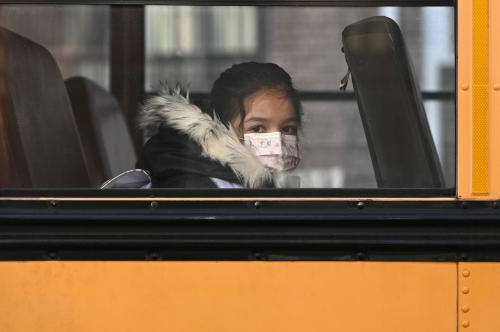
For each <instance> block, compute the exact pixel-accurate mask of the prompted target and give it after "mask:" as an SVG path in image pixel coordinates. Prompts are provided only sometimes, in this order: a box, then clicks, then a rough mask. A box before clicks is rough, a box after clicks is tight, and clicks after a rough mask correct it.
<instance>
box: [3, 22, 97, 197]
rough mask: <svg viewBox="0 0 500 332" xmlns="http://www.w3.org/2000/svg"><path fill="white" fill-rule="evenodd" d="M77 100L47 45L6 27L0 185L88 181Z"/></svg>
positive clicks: (80, 184)
mask: <svg viewBox="0 0 500 332" xmlns="http://www.w3.org/2000/svg"><path fill="white" fill-rule="evenodd" d="M88 185H89V179H88V174H87V169H86V163H85V159H84V155H83V151H82V147H81V144H80V138H79V136H78V131H77V128H76V124H75V120H74V117H73V112H72V110H71V104H70V101H69V98H68V96H67V92H66V89H65V86H64V81H63V78H62V76H61V73H60V71H59V68H58V66H57V64H56V62H55V61H54V58H53V57H52V55H51V54H50V53H49V51H48V50H46V49H45V48H44V47H42V46H40V45H38V44H36V43H35V42H33V41H31V40H29V39H27V38H24V37H22V36H20V35H18V34H16V33H14V32H12V31H10V30H7V29H3V28H0V187H1V188H14V187H36V188H41V187H46V188H57V187H59V188H63V187H66V188H68V187H87V186H88Z"/></svg>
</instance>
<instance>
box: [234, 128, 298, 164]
mask: <svg viewBox="0 0 500 332" xmlns="http://www.w3.org/2000/svg"><path fill="white" fill-rule="evenodd" d="M244 141H245V146H248V147H249V148H250V149H251V150H252V151H253V152H254V153H255V154H256V155H257V156H258V157H259V159H260V160H261V161H262V162H263V163H264V165H266V166H267V167H270V168H274V169H277V170H280V171H288V170H292V169H294V168H295V167H297V165H298V164H299V161H300V157H299V147H298V144H297V136H295V135H283V134H281V133H280V132H273V133H262V134H261V133H250V134H245V135H244Z"/></svg>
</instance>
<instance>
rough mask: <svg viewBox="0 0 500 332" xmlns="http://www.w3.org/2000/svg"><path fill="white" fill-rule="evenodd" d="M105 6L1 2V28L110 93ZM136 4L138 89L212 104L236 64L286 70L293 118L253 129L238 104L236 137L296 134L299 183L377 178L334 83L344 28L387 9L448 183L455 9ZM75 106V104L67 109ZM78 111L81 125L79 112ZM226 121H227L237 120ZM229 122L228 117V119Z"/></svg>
mask: <svg viewBox="0 0 500 332" xmlns="http://www.w3.org/2000/svg"><path fill="white" fill-rule="evenodd" d="M110 11H111V8H110V7H109V6H51V5H1V6H0V26H2V27H4V28H8V29H10V30H12V31H14V32H15V33H17V34H20V35H22V36H24V37H26V38H28V39H31V40H33V41H35V42H36V43H38V44H40V45H42V46H44V47H45V48H47V49H48V50H49V51H50V53H51V54H52V56H53V57H54V58H55V60H56V62H57V65H58V67H59V68H60V69H61V71H62V74H63V78H65V79H66V78H68V77H70V76H83V77H85V78H86V79H90V80H92V81H94V82H96V83H98V85H100V86H101V87H103V88H104V89H103V91H104V92H105V93H106V94H108V95H109V90H110V78H109V76H110V72H111V67H112V66H113V64H112V63H111V59H110V49H109V48H110V44H111V40H110V38H111V36H110ZM144 13H145V35H144V45H143V47H144V52H145V64H144V73H145V82H144V90H145V91H140V93H143V92H144V94H149V93H152V92H154V91H155V90H157V89H158V88H159V82H168V83H169V84H170V85H171V86H174V85H175V84H176V83H178V82H179V83H181V84H182V85H183V86H185V87H189V90H190V93H191V101H192V102H194V103H195V104H196V105H197V106H199V107H200V108H201V109H203V110H207V108H210V107H213V105H214V103H216V101H214V100H213V98H212V100H210V99H209V98H208V97H209V94H210V90H211V89H212V86H213V84H214V82H215V81H216V80H217V79H218V78H219V76H220V75H221V73H222V72H223V71H225V70H227V69H228V68H230V67H231V66H233V65H234V64H238V63H243V62H249V61H255V62H259V63H275V64H278V65H279V66H280V67H282V68H283V69H284V70H285V71H286V72H287V73H289V74H290V76H291V78H292V80H293V82H294V86H295V87H296V89H297V90H298V91H299V93H298V96H299V97H300V99H301V102H302V110H303V121H302V123H301V124H300V125H296V127H297V128H295V129H293V128H292V129H290V128H288V127H289V126H288V127H287V126H285V125H284V126H283V128H281V127H280V128H273V130H267V129H269V128H267V129H266V128H264V129H262V128H261V127H259V126H260V125H261V124H252V125H251V126H250V125H249V124H247V123H246V122H245V121H246V120H248V118H249V115H251V114H250V113H251V112H250V113H249V110H250V108H244V110H245V112H246V113H244V114H240V116H241V117H242V118H241V119H239V121H240V122H241V123H240V124H242V125H243V127H242V128H243V131H242V132H240V133H239V134H240V137H239V138H240V139H241V140H242V141H244V140H245V137H244V134H245V133H246V134H249V133H250V132H247V130H249V131H252V132H251V133H253V134H259V133H263V132H260V131H261V130H265V132H266V133H271V132H280V133H282V134H283V135H290V134H291V133H292V132H293V130H296V133H295V132H293V133H292V134H298V142H299V147H300V148H299V151H300V157H301V162H300V164H299V166H298V167H297V168H296V169H295V170H294V171H293V172H292V173H291V175H293V176H295V177H299V178H300V186H301V187H302V188H376V187H377V182H376V179H375V172H374V167H373V164H372V159H371V157H370V149H369V147H368V143H367V138H366V133H365V128H364V127H363V124H362V121H361V117H360V112H359V110H358V104H357V102H356V96H355V94H354V91H353V85H352V83H350V84H348V86H347V91H346V92H343V93H342V92H339V91H338V87H339V82H340V80H341V78H342V77H344V75H345V74H346V72H347V64H346V59H345V55H344V53H343V52H342V31H343V29H344V28H345V27H346V26H348V25H350V24H352V23H354V22H357V21H360V20H362V19H365V18H367V17H371V16H377V15H383V16H387V17H390V18H392V19H393V20H394V21H396V22H397V23H398V25H399V27H400V28H401V31H402V34H403V35H404V38H405V41H406V45H407V47H408V52H409V56H410V58H411V60H412V62H413V64H414V67H415V73H416V79H417V81H418V83H419V85H420V88H421V89H422V91H423V92H424V104H425V113H426V116H427V119H428V123H429V127H430V130H431V133H432V140H433V142H434V145H435V147H436V150H437V153H438V155H439V161H440V163H441V166H442V168H443V173H444V177H445V183H446V186H447V187H453V186H454V185H455V113H454V110H455V102H454V99H453V98H454V86H455V82H454V79H455V63H454V61H455V54H454V44H455V42H454V38H455V36H454V10H453V8H450V7H365V8H363V7H305V6H304V7H275V6H273V7H250V6H239V7H234V6H157V5H155V6H145V11H144ZM138 45H141V44H138ZM114 69H115V68H114ZM383 79H384V78H383V77H381V78H380V80H381V81H383ZM141 83H142V82H141ZM266 87H267V88H268V86H266ZM45 88H47V87H45ZM254 92H255V91H254ZM108 97H112V96H110V95H109V96H108ZM243 99H244V98H243ZM243 99H242V100H243ZM101 106H102V105H101ZM128 106H130V105H128ZM137 106H138V105H132V106H130V107H128V109H137ZM76 108H77V107H75V106H74V105H73V110H74V109H76ZM68 109H69V111H68V112H71V109H70V108H68ZM116 109H118V110H119V109H120V106H117V107H116ZM274 111H275V110H273V112H274ZM33 112H34V111H33ZM120 112H121V111H120ZM208 113H209V112H208ZM121 116H124V115H123V114H121ZM127 116H129V117H137V114H127ZM76 119H77V120H76V121H77V122H78V125H81V124H82V123H83V122H84V121H83V120H80V119H78V118H76ZM230 120H231V121H232V122H234V121H233V120H235V118H231V119H230ZM120 121H122V120H120ZM231 121H230V122H231ZM111 122H113V123H117V121H109V119H108V121H107V123H111ZM122 122H125V120H123V121H122ZM103 123H104V121H103ZM232 124H233V125H234V126H235V127H237V126H236V122H235V123H232ZM245 126H247V127H245ZM94 127H98V126H97V125H94ZM122 127H123V128H122V129H123V130H121V131H120V132H121V134H120V135H125V136H127V133H125V132H126V131H127V130H129V129H127V126H126V125H124V126H122ZM237 129H238V128H237ZM78 130H82V129H78ZM288 130H291V131H292V132H288ZM116 132H117V131H112V130H108V133H110V135H111V136H112V135H114V136H115V140H114V142H115V141H119V140H117V139H116V138H117V137H118V134H116ZM78 135H79V136H81V137H83V136H84V135H83V134H82V133H78ZM78 135H76V134H75V137H76V136H78ZM96 137H97V138H96V140H102V137H100V136H99V135H97V136H96ZM120 137H121V136H120ZM60 139H61V140H65V137H61V138H60ZM248 140H250V138H248ZM122 141H123V140H122ZM271 141H272V140H269V142H271ZM278 141H279V142H280V143H279V144H283V146H284V145H285V143H283V142H288V141H287V139H286V138H283V137H282V136H280V137H279V138H276V140H275V141H273V142H278ZM269 144H271V143H269ZM273 144H274V143H273ZM276 144H278V143H276ZM108 145H109V144H108ZM40 153H41V152H40ZM256 153H257V152H256ZM85 158H86V159H85V160H86V161H85V163H86V166H85V167H87V168H89V167H91V166H89V165H90V164H91V161H92V156H86V157H85ZM274 162H275V163H276V161H274ZM280 162H283V163H284V164H285V163H286V161H283V160H282V161H280ZM134 163H135V160H134V161H131V162H130V163H129V165H133V164H134ZM89 173H91V172H89ZM116 175H117V174H112V176H116ZM236 177H238V175H236ZM216 178H217V177H216ZM96 181H97V180H96V179H94V182H92V181H90V182H92V183H95V182H96ZM230 182H231V181H230ZM292 182H293V181H292ZM293 183H294V184H293V186H296V182H293ZM89 186H90V185H89ZM94 186H95V185H94Z"/></svg>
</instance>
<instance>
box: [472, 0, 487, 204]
mask: <svg viewBox="0 0 500 332" xmlns="http://www.w3.org/2000/svg"><path fill="white" fill-rule="evenodd" d="M473 15H474V18H473V20H474V21H473V49H474V50H473V56H474V62H473V82H474V86H473V100H474V102H473V105H474V115H473V132H474V138H473V143H472V144H473V150H472V152H473V165H472V170H473V174H472V193H473V194H476V195H487V194H488V193H489V178H490V174H489V166H490V165H489V162H490V161H489V114H488V111H489V109H488V108H489V88H488V85H489V0H474V8H473Z"/></svg>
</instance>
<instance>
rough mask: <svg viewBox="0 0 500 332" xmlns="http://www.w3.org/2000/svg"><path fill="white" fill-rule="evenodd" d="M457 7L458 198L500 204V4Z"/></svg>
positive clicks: (470, 0)
mask: <svg viewBox="0 0 500 332" xmlns="http://www.w3.org/2000/svg"><path fill="white" fill-rule="evenodd" d="M457 5H458V20H457V23H458V67H457V70H458V82H457V86H458V105H457V106H458V137H457V144H458V145H457V153H458V155H457V189H458V196H459V198H461V199H480V200H484V199H486V200H495V199H500V172H499V171H498V170H499V169H500V113H499V111H500V96H499V95H500V62H499V61H498V59H499V57H500V1H496V0H495V1H493V0H489V1H488V0H459V1H458V2H457Z"/></svg>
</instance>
